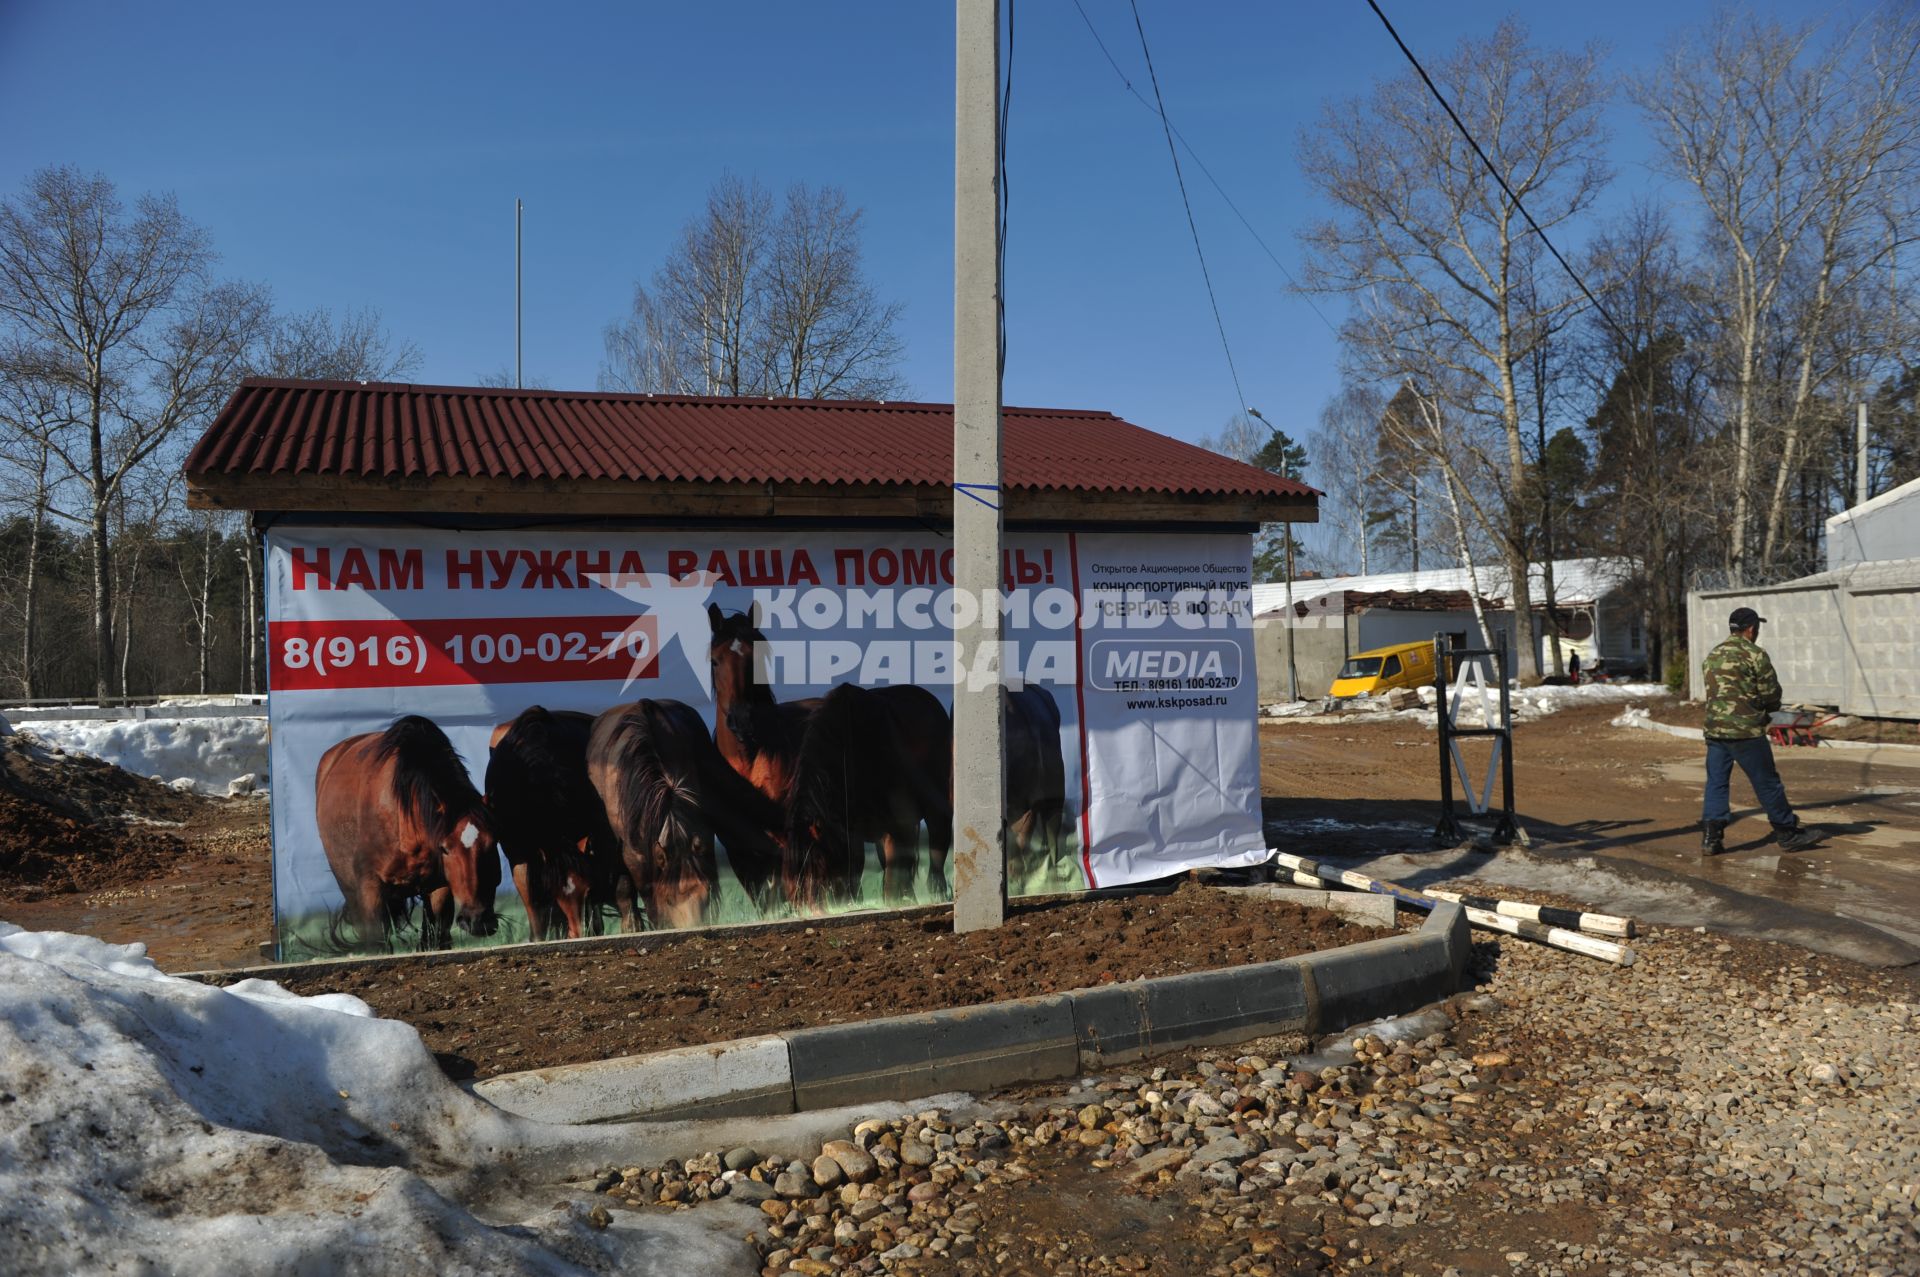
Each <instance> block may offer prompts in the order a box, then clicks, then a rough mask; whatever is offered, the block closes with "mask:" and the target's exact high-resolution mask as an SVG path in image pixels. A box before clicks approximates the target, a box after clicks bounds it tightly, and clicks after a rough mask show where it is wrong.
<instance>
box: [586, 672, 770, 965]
mask: <svg viewBox="0 0 1920 1277" xmlns="http://www.w3.org/2000/svg"><path fill="white" fill-rule="evenodd" d="M587 775H588V776H589V777H590V778H591V779H592V781H593V786H594V788H595V789H596V790H597V791H598V792H599V795H600V800H601V802H602V803H603V804H604V805H605V809H606V816H607V824H608V826H609V828H610V829H611V830H612V833H613V837H614V841H615V842H616V843H617V845H618V846H619V848H620V854H621V858H622V860H623V861H624V863H625V865H626V869H627V872H628V874H629V875H631V877H632V879H633V886H634V892H635V895H636V896H637V897H638V898H639V899H640V900H642V901H644V902H645V904H646V906H647V914H648V919H649V921H650V922H651V923H652V925H654V926H656V927H662V926H665V927H686V926H692V925H694V924H696V923H698V922H699V921H700V920H701V917H702V916H703V914H704V913H705V911H706V908H707V906H708V904H709V903H710V901H711V899H712V896H713V892H714V889H715V888H716V886H717V885H718V882H719V866H718V860H717V858H716V856H715V852H714V839H715V836H716V835H717V836H718V837H719V839H720V840H721V842H722V843H724V844H725V847H726V852H727V860H728V862H729V863H730V864H731V865H732V866H733V871H734V875H735V876H736V877H737V878H739V880H740V885H741V886H742V887H743V888H745V889H746V892H747V894H748V895H749V896H751V897H752V898H753V899H754V902H755V903H756V904H757V905H764V904H765V902H766V898H767V895H768V889H769V887H770V886H771V884H772V882H773V879H774V877H775V875H776V874H777V873H778V870H779V865H780V848H779V846H778V844H776V843H775V842H774V840H773V837H772V834H771V832H770V831H772V830H774V829H777V828H779V827H780V824H781V820H782V814H781V811H780V809H779V807H777V806H775V805H774V804H773V803H770V802H768V801H767V799H766V798H765V797H764V796H763V795H762V794H760V793H759V791H757V790H755V789H754V788H753V786H751V785H749V784H747V783H746V782H745V781H744V780H743V779H741V777H740V776H739V774H738V773H736V772H735V771H734V770H733V768H731V767H729V766H728V765H727V762H726V760H725V759H724V758H722V757H721V756H720V751H719V750H718V749H716V748H715V746H714V743H713V737H711V736H710V735H708V734H707V725H706V722H705V721H704V720H703V719H702V718H701V717H700V715H699V713H698V712H696V711H695V710H693V709H692V708H691V707H689V706H687V705H683V704H681V703H680V702H679V701H668V700H641V701H634V702H633V703H631V704H628V705H616V706H614V707H613V708H612V709H610V710H608V711H606V712H605V713H604V714H602V715H600V717H598V718H596V719H595V720H594V722H593V732H592V735H591V737H590V738H589V740H588V742H587Z"/></svg>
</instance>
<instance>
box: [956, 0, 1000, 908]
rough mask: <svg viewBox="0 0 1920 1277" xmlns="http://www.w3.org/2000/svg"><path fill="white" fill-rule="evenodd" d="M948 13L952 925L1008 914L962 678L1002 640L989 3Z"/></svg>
mask: <svg viewBox="0 0 1920 1277" xmlns="http://www.w3.org/2000/svg"><path fill="white" fill-rule="evenodd" d="M954 16H955V36H956V40H955V48H954V116H953V141H954V146H953V584H954V589H955V590H956V592H957V593H958V594H959V596H960V603H959V610H958V611H957V612H956V614H955V622H954V627H953V637H954V643H955V646H956V649H957V653H958V660H957V663H958V667H959V670H958V673H957V675H956V677H957V678H958V680H959V681H958V682H956V683H955V684H954V689H953V833H954V839H953V850H954V856H953V929H954V930H955V931H981V930H985V929H987V928H989V927H997V926H999V925H1000V924H1001V922H1003V921H1004V920H1005V918H1006V913H1007V845H1006V837H1005V827H1006V813H1005V810H1004V807H1005V803H1004V799H1003V791H1004V789H1005V787H1006V743H1005V737H1004V735H1003V732H1002V724H1003V720H1004V716H1005V710H1004V707H1003V704H1002V700H1001V688H1000V680H999V678H997V677H996V678H994V679H991V680H988V681H985V682H984V683H976V682H975V681H974V680H972V679H970V678H969V676H968V675H969V672H970V671H971V670H973V669H974V668H975V663H976V662H977V661H979V660H980V659H981V654H982V653H988V652H991V653H993V654H995V655H997V654H998V653H999V652H1000V650H1001V648H1000V610H999V608H997V607H994V606H991V604H992V602H994V601H995V600H997V599H998V597H999V591H1000V532H1001V521H1000V506H1001V502H1000V3H999V0H958V2H957V3H956V4H955V6H954ZM976 603H978V604H983V606H979V607H975V606H974V604H976ZM969 617H971V618H972V621H971V623H970V624H966V625H962V624H961V622H962V621H965V620H967V619H968V618H969Z"/></svg>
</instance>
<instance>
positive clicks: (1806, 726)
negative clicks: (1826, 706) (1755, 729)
mask: <svg viewBox="0 0 1920 1277" xmlns="http://www.w3.org/2000/svg"><path fill="white" fill-rule="evenodd" d="M1838 717H1840V715H1839V714H1837V713H1829V712H1827V711H1826V710H1823V709H1819V708H1816V707H1814V706H1809V705H1795V706H1793V707H1791V708H1790V709H1781V710H1775V711H1774V712H1773V715H1772V721H1771V722H1770V723H1768V725H1767V735H1768V737H1769V738H1771V739H1772V741H1773V743H1774V744H1776V745H1818V744H1819V743H1820V737H1819V735H1818V733H1819V731H1820V729H1821V728H1822V727H1825V726H1826V725H1827V724H1828V723H1831V722H1832V721H1833V720H1834V719H1836V718H1838Z"/></svg>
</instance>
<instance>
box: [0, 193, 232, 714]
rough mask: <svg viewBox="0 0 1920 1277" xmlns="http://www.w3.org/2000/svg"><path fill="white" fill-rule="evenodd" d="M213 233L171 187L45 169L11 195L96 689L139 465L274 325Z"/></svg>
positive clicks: (105, 665) (16, 332)
mask: <svg viewBox="0 0 1920 1277" xmlns="http://www.w3.org/2000/svg"><path fill="white" fill-rule="evenodd" d="M213 260H214V258H213V251H212V249H211V248H210V247H209V245H208V241H207V237H206V234H205V232H203V231H202V230H200V229H199V228H198V227H196V226H194V225H193V224H192V223H191V222H189V221H187V219H186V218H185V217H183V216H182V215H181V213H180V210H179V208H178V206H177V205H176V204H175V203H174V201H173V200H172V199H171V198H170V197H161V196H154V195H148V196H144V197H142V198H141V199H140V200H139V201H138V202H137V203H136V204H135V206H134V207H133V209H132V210H128V209H127V208H126V207H125V206H124V205H123V204H122V203H121V201H120V198H119V195H118V194H117V193H116V191H115V190H114V187H113V184H112V183H111V182H109V181H107V180H106V179H105V178H104V177H100V176H88V175H85V174H82V173H80V172H79V171H78V170H75V169H72V168H51V169H44V170H42V171H40V172H38V173H36V174H34V175H33V176H32V177H31V178H29V179H28V181H27V183H26V186H25V188H24V190H23V191H22V192H21V193H20V194H19V195H18V196H17V197H15V198H13V199H10V200H6V201H0V324H4V325H5V327H6V328H7V329H8V330H9V336H10V340H11V342H12V343H13V345H14V346H15V347H16V348H17V349H21V350H26V351H31V352H32V358H33V361H34V364H35V367H36V368H37V369H39V370H40V373H41V375H43V376H44V377H46V378H47V379H48V380H49V381H50V382H51V384H53V385H54V386H57V387H59V388H60V389H61V390H62V391H63V392H64V394H65V399H66V401H67V402H68V404H69V405H70V408H71V413H72V415H71V418H70V419H69V420H67V421H65V422H63V423H62V425H63V427H64V428H63V429H61V430H60V431H59V432H57V433H56V434H55V435H54V441H55V442H54V446H53V448H52V451H53V454H54V456H55V458H56V460H57V462H58V463H59V465H60V466H61V467H62V468H64V469H65V470H66V471H67V472H68V473H70V474H71V475H72V476H73V477H74V479H75V480H76V481H77V484H78V486H79V487H80V488H81V490H82V491H83V493H84V517H85V519H86V522H87V527H88V535H89V553H90V556H91V559H92V568H93V625H92V630H93V642H92V647H93V660H94V690H95V694H96V695H97V696H99V697H100V698H102V699H105V698H106V697H107V696H108V695H109V694H110V690H111V689H110V683H111V678H110V674H111V669H112V657H113V626H114V615H113V582H112V563H111V560H110V557H109V555H110V546H109V519H110V516H111V513H112V510H113V504H114V499H115V497H116V495H117V494H118V493H119V490H120V487H121V485H122V484H123V483H124V482H125V481H126V479H127V476H128V475H129V474H131V473H132V472H134V471H135V470H136V469H137V468H138V467H140V466H141V465H143V464H144V463H146V462H147V461H148V460H149V459H150V458H152V457H154V456H155V454H156V453H158V452H159V451H160V449H161V448H163V447H164V446H165V445H166V444H167V443H168V442H169V441H171V440H172V439H173V438H174V437H175V436H176V435H178V434H179V433H180V432H181V431H182V430H183V429H187V428H190V427H192V426H195V425H200V424H203V423H205V422H207V421H210V420H211V419H212V416H213V414H214V413H215V412H217V411H218V409H219V407H220V405H221V404H222V403H223V402H224V401H225V399H226V397H227V394H228V392H229V391H230V389H231V388H232V384H233V382H234V381H235V380H236V379H237V378H238V375H239V373H240V371H241V369H242V368H243V367H244V366H245V358H246V353H247V351H248V349H249V348H250V346H251V345H252V343H253V341H254V339H255V336H256V335H257V333H258V332H259V330H260V327H261V325H262V324H263V323H264V322H265V320H266V317H267V314H268V309H267V301H266V295H265V293H264V292H263V291H262V290H260V289H258V288H254V287H250V286H246V285H240V284H231V283H218V282H215V281H213V280H212V278H211V275H210V272H211V268H212V265H213Z"/></svg>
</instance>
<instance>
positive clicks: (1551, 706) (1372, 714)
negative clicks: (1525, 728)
mask: <svg viewBox="0 0 1920 1277" xmlns="http://www.w3.org/2000/svg"><path fill="white" fill-rule="evenodd" d="M1412 690H1413V692H1414V694H1415V695H1417V696H1418V697H1419V699H1420V707H1419V708H1408V709H1398V710H1397V709H1395V708H1394V707H1393V705H1392V704H1391V703H1390V702H1389V700H1388V699H1387V697H1386V696H1348V697H1341V698H1338V699H1335V698H1331V697H1328V698H1324V699H1321V700H1317V701H1293V702H1285V701H1281V702H1277V703H1274V704H1271V705H1265V706H1262V707H1261V710H1260V713H1261V715H1262V716H1263V717H1265V718H1285V719H1289V720H1292V721H1294V722H1301V723H1334V722H1352V721H1354V720H1356V719H1359V720H1364V721H1369V722H1373V721H1385V720H1387V719H1394V718H1404V719H1408V720H1410V721H1417V722H1421V723H1424V724H1426V725H1427V726H1428V727H1432V726H1433V725H1434V709H1433V706H1434V699H1435V698H1434V690H1433V688H1432V687H1431V686H1422V687H1417V688H1414V689H1412ZM1667 695H1668V692H1667V688H1666V685H1665V684H1663V683H1584V684H1582V685H1581V686H1579V687H1561V686H1548V685H1545V684H1543V685H1541V686H1539V687H1515V688H1513V689H1512V690H1511V691H1510V692H1509V693H1508V701H1509V704H1510V706H1511V708H1512V711H1513V721H1514V722H1516V723H1530V722H1532V721H1534V720H1535V719H1540V718H1545V717H1547V716H1548V715H1550V714H1554V713H1557V712H1558V711H1560V710H1563V709H1566V708H1567V707H1568V706H1571V705H1607V704H1615V703H1622V702H1633V701H1639V702H1645V701H1650V700H1660V699H1663V698H1664V697H1666V696H1667ZM1449 697H1450V698H1451V694H1449ZM1486 706H1487V708H1488V709H1490V710H1491V711H1492V712H1493V716H1494V717H1495V718H1496V719H1497V718H1498V717H1499V713H1500V690H1499V688H1498V687H1496V686H1492V685H1489V686H1488V688H1487V691H1486ZM1454 722H1455V723H1456V724H1457V725H1458V726H1461V727H1484V726H1486V718H1485V716H1484V715H1483V714H1482V711H1481V697H1480V689H1479V688H1478V686H1476V685H1475V684H1474V683H1473V682H1471V681H1469V682H1468V683H1467V685H1466V686H1465V687H1464V688H1463V689H1461V691H1460V709H1459V712H1458V714H1456V716H1455V718H1454Z"/></svg>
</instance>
